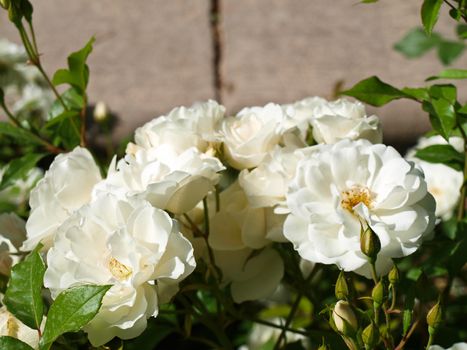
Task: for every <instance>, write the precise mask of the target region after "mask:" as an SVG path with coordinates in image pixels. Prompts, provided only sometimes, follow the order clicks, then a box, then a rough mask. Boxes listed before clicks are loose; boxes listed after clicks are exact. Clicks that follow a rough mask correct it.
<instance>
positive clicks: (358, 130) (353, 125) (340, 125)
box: [310, 99, 383, 144]
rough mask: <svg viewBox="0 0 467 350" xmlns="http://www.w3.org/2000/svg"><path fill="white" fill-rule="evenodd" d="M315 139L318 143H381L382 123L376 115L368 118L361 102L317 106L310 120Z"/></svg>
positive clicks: (343, 100) (339, 101)
mask: <svg viewBox="0 0 467 350" xmlns="http://www.w3.org/2000/svg"><path fill="white" fill-rule="evenodd" d="M310 122H311V125H312V126H313V138H314V139H315V140H316V141H317V142H318V143H328V144H331V143H336V142H337V141H339V140H342V139H352V140H356V139H366V140H369V141H370V142H372V143H380V142H381V141H382V138H383V134H382V129H381V123H380V121H379V118H378V117H377V116H375V115H372V116H367V115H366V112H365V106H364V105H363V104H362V103H360V102H350V101H348V100H345V99H339V100H337V101H333V102H328V103H326V104H317V107H316V108H315V109H314V111H313V118H311V120H310Z"/></svg>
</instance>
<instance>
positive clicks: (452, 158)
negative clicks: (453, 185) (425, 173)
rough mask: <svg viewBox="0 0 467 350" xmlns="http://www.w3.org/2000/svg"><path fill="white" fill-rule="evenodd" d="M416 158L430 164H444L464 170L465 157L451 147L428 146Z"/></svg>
mask: <svg viewBox="0 0 467 350" xmlns="http://www.w3.org/2000/svg"><path fill="white" fill-rule="evenodd" d="M415 156H416V157H417V158H420V159H422V160H424V161H427V162H430V163H443V164H445V165H448V166H450V167H452V168H454V169H456V170H461V169H463V168H464V155H463V154H462V153H459V152H457V151H456V150H455V149H454V147H452V146H451V145H432V146H428V147H426V148H423V149H421V150H418V151H417V153H416V154H415Z"/></svg>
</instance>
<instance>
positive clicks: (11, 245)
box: [0, 213, 26, 276]
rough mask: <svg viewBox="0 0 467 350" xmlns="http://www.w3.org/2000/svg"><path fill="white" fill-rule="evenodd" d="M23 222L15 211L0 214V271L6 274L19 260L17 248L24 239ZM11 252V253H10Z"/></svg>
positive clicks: (24, 229)
mask: <svg viewBox="0 0 467 350" xmlns="http://www.w3.org/2000/svg"><path fill="white" fill-rule="evenodd" d="M25 224H26V223H25V222H24V220H23V219H21V218H20V217H19V216H18V215H16V214H15V213H3V214H0V273H1V274H3V275H6V276H8V275H9V274H10V270H11V267H12V266H13V265H14V264H16V263H18V262H19V261H20V256H19V255H15V254H18V253H19V248H20V247H21V244H23V241H24V240H25V239H26V228H25ZM12 254H13V255H12Z"/></svg>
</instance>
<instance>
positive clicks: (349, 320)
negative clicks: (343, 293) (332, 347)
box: [332, 300, 358, 336]
mask: <svg viewBox="0 0 467 350" xmlns="http://www.w3.org/2000/svg"><path fill="white" fill-rule="evenodd" d="M332 320H333V321H334V324H335V325H336V329H337V330H338V331H339V332H340V333H342V334H343V335H345V336H352V335H353V334H355V332H356V331H357V329H358V321H357V317H356V316H355V313H354V312H353V310H352V307H351V306H350V304H349V303H348V302H346V301H342V300H339V301H338V302H337V303H336V305H335V306H334V310H332Z"/></svg>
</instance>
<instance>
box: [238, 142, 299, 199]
mask: <svg viewBox="0 0 467 350" xmlns="http://www.w3.org/2000/svg"><path fill="white" fill-rule="evenodd" d="M299 158H300V154H299V151H298V152H296V151H295V150H294V149H293V148H283V147H278V146H277V147H276V148H275V149H274V150H273V151H271V152H270V153H268V154H267V156H266V157H265V158H264V160H263V161H262V162H261V163H260V164H259V165H258V167H257V168H255V169H253V170H247V169H244V170H242V171H241V172H240V174H239V177H238V179H239V183H240V186H241V187H242V188H243V190H244V191H245V194H246V195H247V197H248V201H249V203H250V205H251V206H252V207H253V208H259V207H275V206H278V207H281V208H283V207H285V194H286V193H287V188H288V185H289V182H290V181H291V180H292V178H293V177H294V175H295V169H296V167H297V162H298V160H299Z"/></svg>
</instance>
